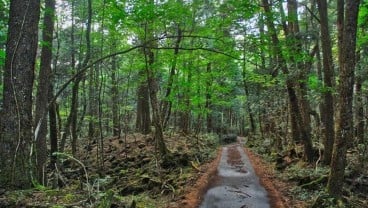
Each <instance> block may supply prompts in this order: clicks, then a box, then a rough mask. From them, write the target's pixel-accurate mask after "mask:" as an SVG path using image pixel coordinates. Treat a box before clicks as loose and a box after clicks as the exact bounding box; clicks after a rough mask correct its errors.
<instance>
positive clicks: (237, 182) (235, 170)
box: [200, 143, 270, 208]
mask: <svg viewBox="0 0 368 208" xmlns="http://www.w3.org/2000/svg"><path fill="white" fill-rule="evenodd" d="M217 175H218V177H217V180H216V181H213V182H212V183H213V184H212V186H211V187H210V189H209V190H208V191H207V193H206V194H205V196H204V199H203V201H202V203H201V205H200V208H269V207H270V204H269V199H268V197H267V192H266V190H265V189H264V188H263V187H262V186H261V185H260V183H259V179H258V177H257V175H256V174H255V171H254V169H253V167H252V165H251V163H250V161H249V158H248V156H247V155H246V154H245V152H244V149H243V148H242V147H241V145H240V144H239V143H237V144H232V145H228V146H225V147H223V149H222V155H221V160H220V163H219V166H218V168H217Z"/></svg>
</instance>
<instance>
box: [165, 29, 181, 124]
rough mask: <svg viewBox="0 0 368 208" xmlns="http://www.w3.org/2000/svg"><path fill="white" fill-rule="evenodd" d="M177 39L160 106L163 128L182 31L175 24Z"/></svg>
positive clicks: (168, 106)
mask: <svg viewBox="0 0 368 208" xmlns="http://www.w3.org/2000/svg"><path fill="white" fill-rule="evenodd" d="M177 27H178V28H177V33H178V34H177V36H178V37H177V39H176V42H175V48H174V58H173V60H172V65H171V69H170V76H169V80H168V83H167V87H166V95H165V98H164V101H163V107H162V113H163V119H164V121H163V122H164V123H163V127H164V128H165V127H166V126H167V123H168V121H169V119H170V115H171V106H172V101H170V95H171V91H172V88H173V84H174V77H175V75H176V70H177V69H176V64H177V57H178V54H179V47H180V42H181V39H182V37H181V36H182V31H181V29H180V26H179V25H177Z"/></svg>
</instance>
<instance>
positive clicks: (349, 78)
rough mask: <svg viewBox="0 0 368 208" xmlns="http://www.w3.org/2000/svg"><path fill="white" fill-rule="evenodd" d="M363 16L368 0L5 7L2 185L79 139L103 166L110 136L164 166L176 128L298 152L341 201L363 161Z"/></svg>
mask: <svg viewBox="0 0 368 208" xmlns="http://www.w3.org/2000/svg"><path fill="white" fill-rule="evenodd" d="M367 20H368V2H367V1H365V0H363V1H359V0H346V1H345V0H338V1H327V0H284V1H283V0H242V1H239V0H205V1H202V0H56V1H55V0H44V1H40V0H29V1H24V0H0V67H1V71H0V76H1V79H0V80H1V81H0V89H1V90H0V93H1V97H0V108H1V129H0V136H1V137H0V156H1V161H0V167H1V169H0V188H2V187H3V188H11V189H19V188H27V187H30V186H35V184H42V185H46V181H47V178H45V175H47V172H48V171H51V170H52V169H53V168H54V166H55V165H56V164H57V163H58V162H57V155H60V154H64V153H65V154H69V153H70V154H71V155H72V156H73V157H74V158H77V159H78V157H79V156H78V153H80V152H81V151H82V149H83V146H84V144H86V145H91V144H97V146H98V150H97V153H95V154H97V159H96V160H97V161H98V162H97V163H98V164H99V165H100V166H101V167H103V166H104V162H105V159H104V154H103V149H104V146H105V145H107V144H108V143H109V140H108V139H106V138H110V137H119V138H120V137H124V136H126V135H129V134H133V133H138V132H139V133H142V134H152V135H153V137H154V141H155V148H156V152H157V155H158V156H159V157H160V158H161V159H162V160H163V161H165V160H166V158H170V154H171V152H170V150H168V147H167V141H166V140H165V139H166V138H167V135H168V134H169V133H170V132H180V133H181V134H184V135H197V136H198V135H199V134H203V133H216V134H219V135H224V134H229V133H232V134H237V135H243V136H248V137H249V138H251V139H252V140H257V141H260V142H261V143H262V142H263V143H264V144H268V145H269V147H270V148H269V153H271V152H274V153H276V154H277V153H280V154H281V152H283V151H286V150H289V149H292V148H295V147H296V146H297V147H298V148H299V151H300V152H301V154H302V157H303V160H304V161H305V162H306V163H308V164H310V165H321V164H322V165H323V166H326V167H328V168H329V169H330V170H331V171H330V173H329V176H328V182H327V184H326V186H327V192H328V193H329V194H330V195H332V196H333V197H336V198H340V197H341V196H342V194H343V188H342V187H343V181H344V180H343V179H344V170H345V167H347V166H357V167H360V168H358V172H359V171H363V170H365V169H366V167H367V165H368V164H367V162H366V161H367V160H366V159H367V157H368V154H367V152H368V143H367V141H368V140H367V134H366V133H365V131H366V129H367V126H368V124H367V122H366V117H367V110H368V109H367V106H368V105H367V96H366V93H367V89H368V88H367V82H366V80H367V78H368V77H367V70H366V68H365V67H366V65H367V59H366V57H367V56H366V55H367V52H368V50H367V46H368V45H367V44H368V36H367V31H366V26H367ZM193 138H195V137H193ZM347 152H355V153H356V154H357V156H356V159H355V160H354V163H351V162H349V161H350V160H349V158H347ZM82 162H83V161H82ZM359 173H360V172H359Z"/></svg>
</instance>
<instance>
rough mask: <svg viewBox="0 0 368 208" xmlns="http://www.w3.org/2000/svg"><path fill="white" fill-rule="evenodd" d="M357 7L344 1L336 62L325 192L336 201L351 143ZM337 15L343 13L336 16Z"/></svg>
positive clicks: (340, 193) (355, 3)
mask: <svg viewBox="0 0 368 208" xmlns="http://www.w3.org/2000/svg"><path fill="white" fill-rule="evenodd" d="M359 4H360V1H359V0H350V1H347V2H346V6H345V17H344V18H343V19H344V27H343V30H342V31H343V34H342V37H343V39H342V40H343V41H342V48H341V49H342V50H340V51H339V53H341V54H339V57H340V58H341V60H339V64H341V65H340V73H339V77H340V83H339V87H338V92H339V99H338V103H339V108H338V117H337V120H336V122H337V129H336V138H335V143H334V147H333V154H332V161H331V171H330V175H329V179H328V184H327V190H328V193H329V194H330V195H332V196H334V197H336V198H340V197H341V195H342V190H343V189H342V188H343V184H344V172H345V166H346V151H347V147H348V144H349V142H351V139H352V138H353V109H352V104H353V86H354V68H355V64H356V59H355V55H356V52H355V49H356V34H357V19H358V10H359ZM338 15H339V16H340V15H344V14H343V13H339V14H338ZM340 18H341V17H340ZM340 35H341V34H340Z"/></svg>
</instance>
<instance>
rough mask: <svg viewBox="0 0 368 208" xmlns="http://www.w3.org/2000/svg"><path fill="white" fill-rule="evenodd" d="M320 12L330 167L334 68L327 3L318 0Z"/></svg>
mask: <svg viewBox="0 0 368 208" xmlns="http://www.w3.org/2000/svg"><path fill="white" fill-rule="evenodd" d="M317 3H318V11H319V16H320V28H321V45H322V53H323V55H322V56H323V62H322V64H323V73H324V76H323V83H324V89H325V90H324V91H323V95H322V96H323V98H322V99H323V103H322V105H323V107H322V109H323V112H321V113H323V115H321V118H322V123H323V127H324V128H323V134H324V138H323V145H324V154H323V163H324V164H325V165H329V164H330V162H331V156H332V148H333V143H334V140H335V130H334V112H335V110H334V102H333V95H332V89H333V87H334V86H335V84H334V66H333V61H332V45H331V37H330V32H329V28H328V15H327V1H326V0H317Z"/></svg>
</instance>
